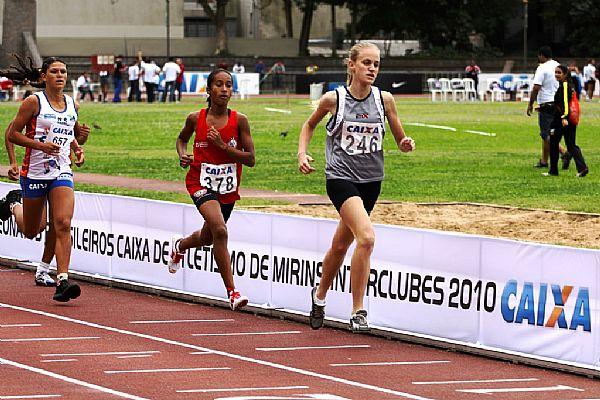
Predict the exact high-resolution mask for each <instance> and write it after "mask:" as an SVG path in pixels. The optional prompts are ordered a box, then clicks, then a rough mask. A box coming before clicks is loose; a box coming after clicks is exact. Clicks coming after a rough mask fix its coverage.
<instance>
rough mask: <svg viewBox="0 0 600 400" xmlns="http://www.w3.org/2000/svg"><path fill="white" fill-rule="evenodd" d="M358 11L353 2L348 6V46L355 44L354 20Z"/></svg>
mask: <svg viewBox="0 0 600 400" xmlns="http://www.w3.org/2000/svg"><path fill="white" fill-rule="evenodd" d="M357 13H358V10H357V9H356V4H355V3H354V2H352V3H351V5H350V46H354V43H355V42H356V19H357V15H356V14H357Z"/></svg>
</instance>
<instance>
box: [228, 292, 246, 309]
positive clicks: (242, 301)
mask: <svg viewBox="0 0 600 400" xmlns="http://www.w3.org/2000/svg"><path fill="white" fill-rule="evenodd" d="M246 304H248V297H246V296H242V295H241V294H240V292H238V291H237V290H232V291H231V292H229V306H230V307H231V309H232V310H233V311H235V310H239V309H240V308H243V307H245V306H246Z"/></svg>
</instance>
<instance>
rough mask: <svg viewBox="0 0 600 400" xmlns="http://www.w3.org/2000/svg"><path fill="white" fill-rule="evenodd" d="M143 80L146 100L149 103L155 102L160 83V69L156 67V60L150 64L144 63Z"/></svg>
mask: <svg viewBox="0 0 600 400" xmlns="http://www.w3.org/2000/svg"><path fill="white" fill-rule="evenodd" d="M141 65H142V79H143V80H144V86H146V100H147V101H148V103H153V102H154V99H155V97H154V95H155V93H156V86H157V85H158V81H159V79H160V78H159V76H158V75H159V74H160V67H159V66H158V65H156V63H155V62H154V60H150V61H149V62H145V61H142V63H141Z"/></svg>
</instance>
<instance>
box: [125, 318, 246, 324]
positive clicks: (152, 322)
mask: <svg viewBox="0 0 600 400" xmlns="http://www.w3.org/2000/svg"><path fill="white" fill-rule="evenodd" d="M234 321H235V320H234V319H231V318H227V319H170V320H158V321H129V323H130V324H181V323H186V322H234Z"/></svg>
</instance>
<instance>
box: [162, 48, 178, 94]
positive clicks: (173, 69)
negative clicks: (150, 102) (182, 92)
mask: <svg viewBox="0 0 600 400" xmlns="http://www.w3.org/2000/svg"><path fill="white" fill-rule="evenodd" d="M163 73H164V74H165V91H164V92H163V96H162V102H163V103H164V102H165V101H167V93H168V94H169V101H170V102H175V84H176V81H177V75H178V74H179V73H181V68H179V65H177V64H176V63H175V58H174V57H169V61H167V62H166V63H165V65H163Z"/></svg>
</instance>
